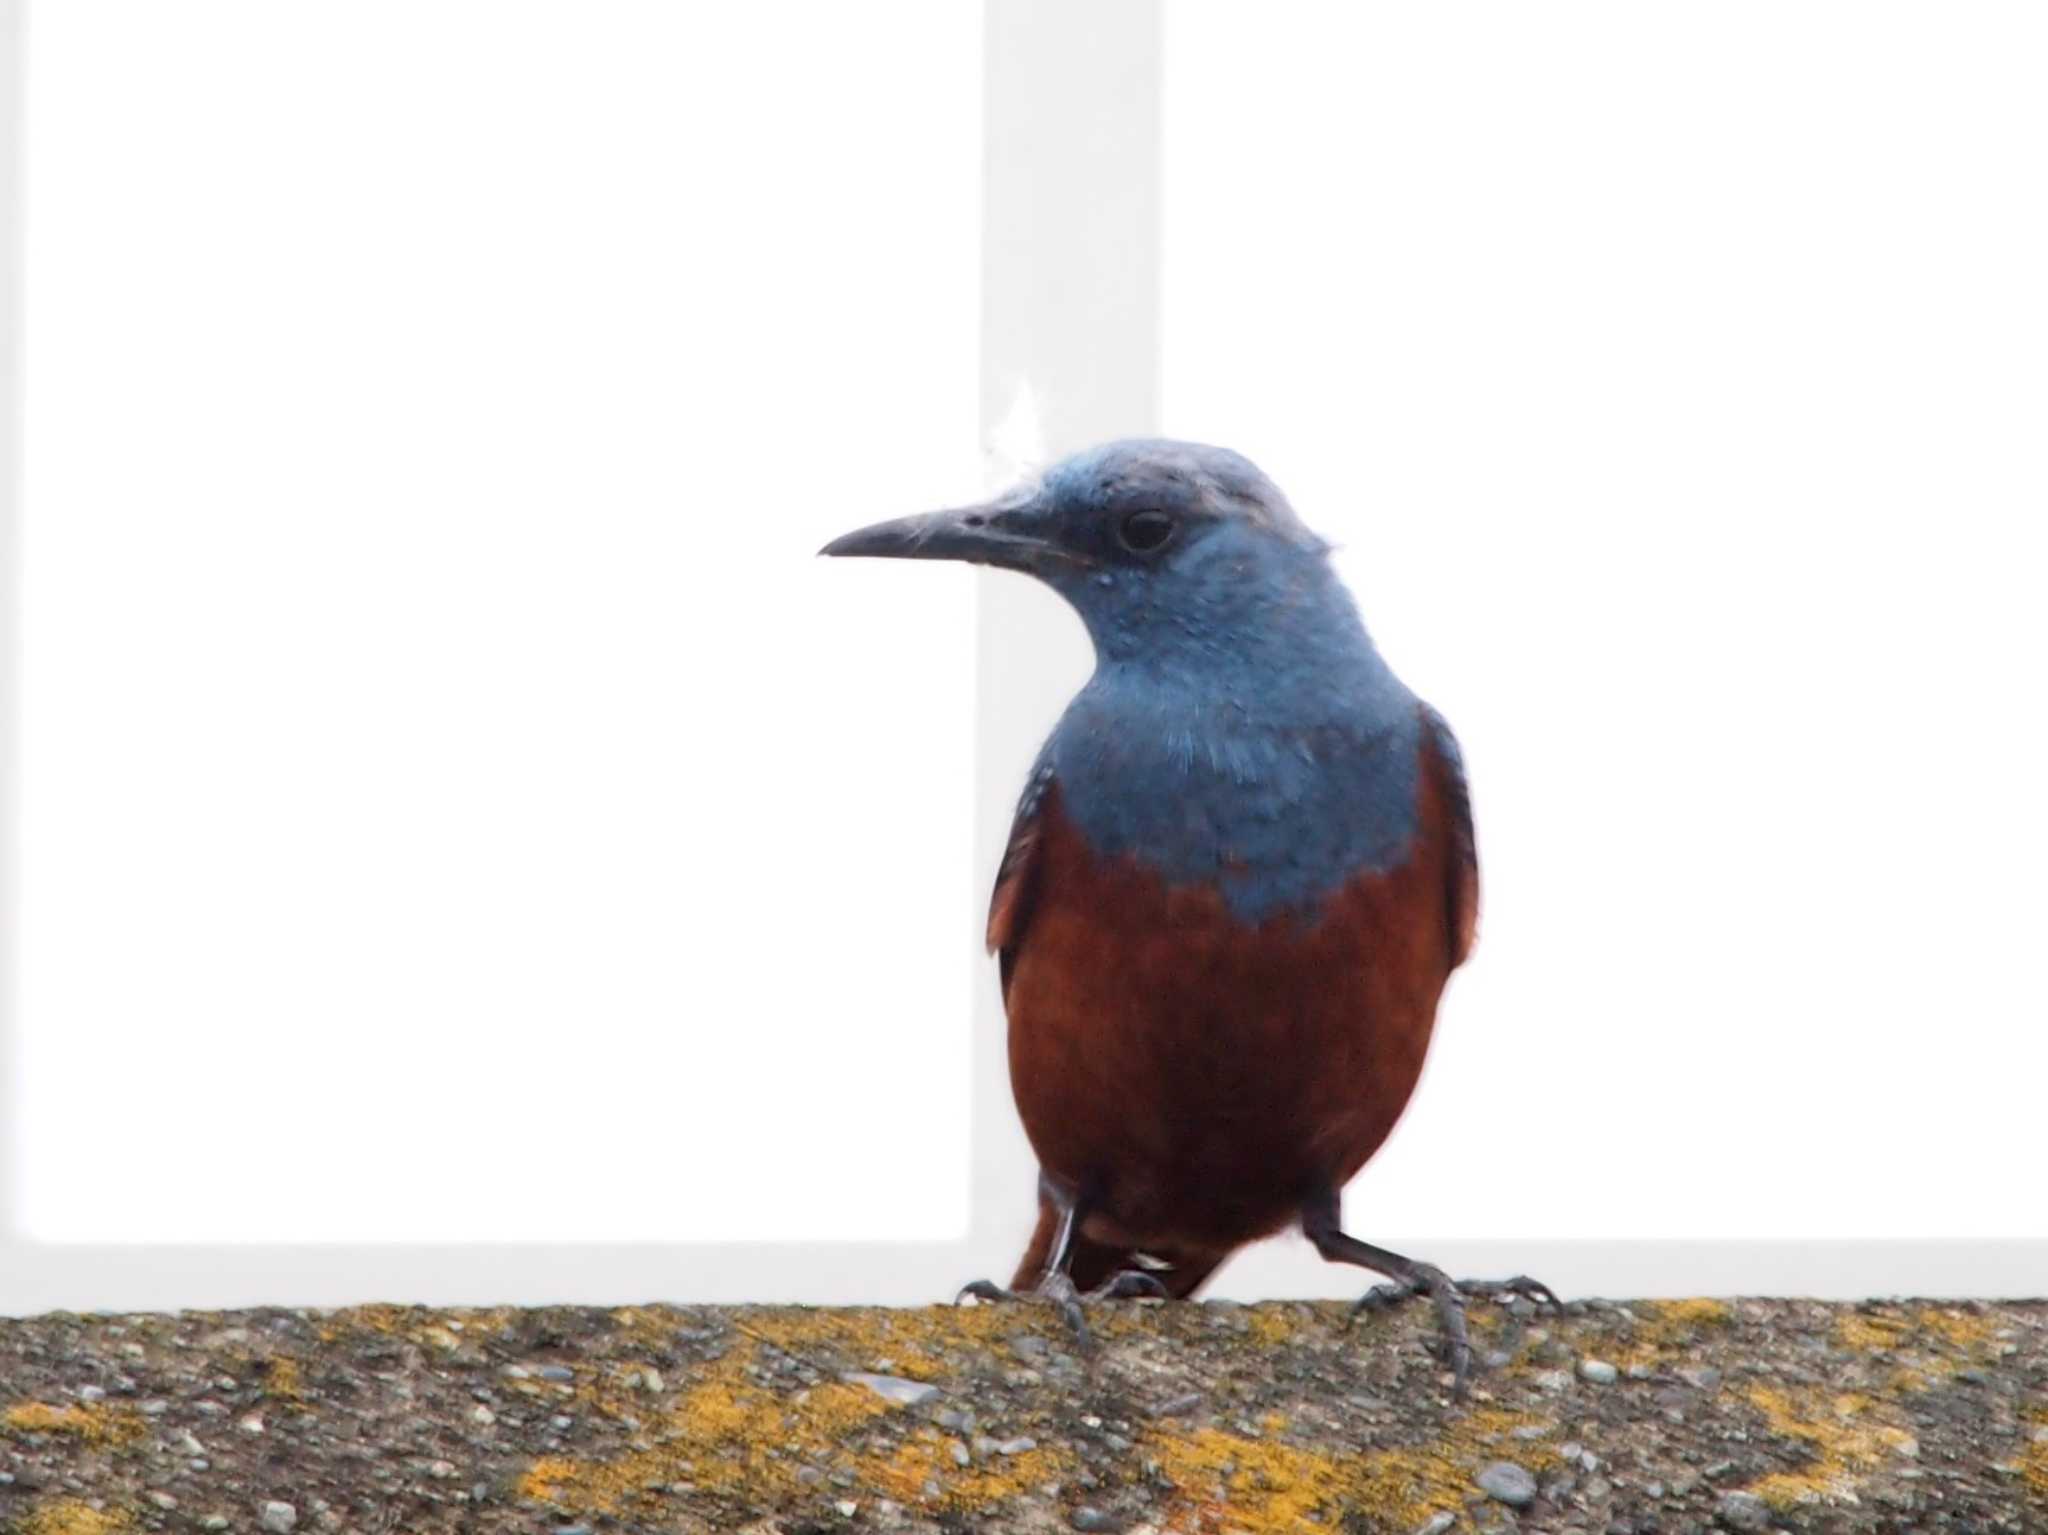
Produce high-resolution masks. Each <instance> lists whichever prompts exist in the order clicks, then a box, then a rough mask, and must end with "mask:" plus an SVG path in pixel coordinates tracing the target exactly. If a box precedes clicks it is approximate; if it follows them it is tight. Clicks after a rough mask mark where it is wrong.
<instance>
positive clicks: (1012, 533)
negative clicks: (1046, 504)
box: [818, 502, 1062, 571]
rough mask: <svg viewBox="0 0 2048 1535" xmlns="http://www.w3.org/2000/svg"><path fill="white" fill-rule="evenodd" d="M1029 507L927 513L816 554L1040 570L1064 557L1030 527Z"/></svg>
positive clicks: (845, 538)
mask: <svg viewBox="0 0 2048 1535" xmlns="http://www.w3.org/2000/svg"><path fill="white" fill-rule="evenodd" d="M1031 521H1032V518H1031V516H1030V511H1029V508H1028V507H1025V506H1018V505H1015V504H1010V503H1005V502H990V503H987V504H985V505H981V506H962V507H955V508H953V509H952V510H950V511H944V512H925V513H922V514H921V515H919V516H916V517H898V518H895V519H894V520H893V521H890V522H878V523H875V524H874V525H872V526H871V527H865V528H857V529H855V530H854V531H853V532H851V533H843V534H841V535H840V536H839V537H838V538H835V539H833V540H832V542H831V543H829V544H827V545H826V546H825V547H824V548H822V549H820V550H819V551H818V553H820V554H830V555H863V556H867V557H869V558H873V559H885V560H965V561H967V562H968V563H969V564H972V565H995V566H1000V567H1001V568H1002V569H1004V570H1023V571H1037V570H1042V569H1043V568H1044V566H1045V563H1046V561H1048V560H1050V559H1057V558H1060V557H1061V556H1062V551H1061V550H1060V549H1059V548H1058V546H1057V545H1055V544H1052V543H1050V542H1048V541H1047V540H1046V539H1044V538H1043V537H1041V536H1039V535H1038V533H1037V532H1036V531H1034V530H1033V529H1032V527H1031V526H1030V523H1031Z"/></svg>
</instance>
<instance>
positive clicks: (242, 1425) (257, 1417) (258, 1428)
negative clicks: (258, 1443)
mask: <svg viewBox="0 0 2048 1535" xmlns="http://www.w3.org/2000/svg"><path fill="white" fill-rule="evenodd" d="M235 1427H236V1428H238V1429H240V1430H241V1431H242V1432H243V1433H245V1434H260V1433H262V1432H263V1414H262V1413H260V1412H252V1413H250V1414H249V1416H248V1417H246V1418H244V1419H242V1421H241V1422H239V1423H237V1424H236V1425H235Z"/></svg>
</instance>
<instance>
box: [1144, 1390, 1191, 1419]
mask: <svg viewBox="0 0 2048 1535" xmlns="http://www.w3.org/2000/svg"><path fill="white" fill-rule="evenodd" d="M1201 1405H1202V1393H1201V1392H1199V1391H1189V1392H1185V1393H1183V1394H1182V1395H1180V1396H1170V1397H1168V1398H1167V1399H1166V1400H1165V1401H1163V1402H1161V1403H1160V1404H1159V1405H1158V1406H1157V1407H1155V1408H1153V1409H1152V1416H1153V1417H1155V1418H1184V1417H1186V1416H1187V1415H1188V1414H1189V1413H1191V1412H1194V1411H1196V1410H1197V1409H1198V1408H1200V1407H1201Z"/></svg>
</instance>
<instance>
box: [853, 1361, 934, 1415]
mask: <svg viewBox="0 0 2048 1535" xmlns="http://www.w3.org/2000/svg"><path fill="white" fill-rule="evenodd" d="M839 1378H840V1379H841V1380H844V1381H850V1382H851V1383H852V1384H854V1385H856V1386H866V1387H867V1388H868V1390H870V1391H872V1392H874V1394H875V1395H876V1396H878V1397H880V1398H881V1399H882V1400H883V1401H885V1402H893V1403H895V1404H896V1405H897V1406H898V1407H915V1406H916V1405H917V1404H918V1403H919V1402H924V1401H929V1400H930V1399H931V1398H933V1397H935V1396H937V1395H938V1394H939V1388H938V1387H937V1386H934V1385H931V1384H929V1383H927V1382H925V1381H921V1380H905V1379H904V1378H903V1377H902V1376H900V1375H870V1374H868V1373H867V1372H866V1371H864V1370H848V1371H847V1372H846V1373H845V1374H844V1375H842V1376H840V1377H839Z"/></svg>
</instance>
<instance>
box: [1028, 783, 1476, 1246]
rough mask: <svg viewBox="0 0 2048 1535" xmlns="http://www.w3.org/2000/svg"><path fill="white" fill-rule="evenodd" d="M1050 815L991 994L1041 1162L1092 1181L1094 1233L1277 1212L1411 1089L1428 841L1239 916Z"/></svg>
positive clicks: (1440, 972)
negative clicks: (1312, 896) (1290, 907)
mask: <svg viewBox="0 0 2048 1535" xmlns="http://www.w3.org/2000/svg"><path fill="white" fill-rule="evenodd" d="M1048 820H1049V821H1051V822H1052V823H1053V824H1050V825H1047V826H1046V827H1045V828H1044V831H1043V835H1044V839H1045V840H1044V844H1043V846H1042V848H1041V850H1040V854H1039V856H1040V857H1041V858H1042V859H1043V860H1044V862H1043V864H1042V866H1041V869H1040V880H1039V887H1038V889H1039V894H1038V897H1037V901H1036V905H1035V908H1034V910H1033V912H1032V917H1031V924H1030V932H1029V939H1028V941H1027V942H1025V943H1023V944H1021V945H1020V946H1019V948H1018V951H1017V953H1016V956H1015V960H1014V966H1013V969H1012V971H1011V973H1010V977H1009V984H1008V987H1007V996H1006V1002H1007V1008H1008V1013H1009V1054H1010V1077H1011V1086H1012V1089H1013V1091H1014V1093H1015V1096H1016V1101H1017V1108H1018V1111H1019V1113H1020V1114H1021V1115H1022V1118H1023V1121H1024V1129H1025V1132H1026V1134H1027V1135H1028V1136H1029V1137H1030V1140H1031V1144H1032V1147H1033V1149H1034V1150H1035V1151H1036V1152H1037V1155H1038V1158H1039V1162H1040V1164H1041V1165H1042V1166H1043V1167H1045V1168H1046V1169H1047V1170H1048V1171H1049V1172H1051V1173H1053V1174H1054V1175H1055V1176H1057V1177H1059V1178H1061V1179H1063V1180H1066V1181H1067V1182H1068V1183H1070V1184H1072V1185H1075V1186H1080V1185H1084V1184H1085V1185H1089V1186H1092V1187H1094V1188H1095V1189H1097V1190H1098V1191H1099V1201H1100V1202H1099V1206H1098V1213H1097V1214H1096V1215H1095V1216H1093V1217H1092V1218H1091V1219H1090V1220H1089V1222H1088V1223H1087V1226H1086V1228H1085V1229H1086V1230H1087V1231H1088V1232H1089V1234H1090V1235H1091V1236H1095V1237H1097V1238H1098V1239H1100V1240H1104V1241H1119V1242H1127V1243H1129V1244H1131V1245H1134V1246H1139V1247H1143V1246H1144V1245H1145V1244H1147V1243H1152V1244H1155V1245H1158V1246H1178V1247H1182V1248H1201V1249H1212V1250H1220V1249H1225V1248H1228V1247H1231V1246H1234V1245H1236V1244H1238V1243H1241V1242H1245V1241H1249V1240H1251V1239H1253V1238H1255V1237H1259V1236H1264V1235H1267V1234H1269V1233H1271V1232H1273V1231H1276V1230H1278V1229H1280V1228H1281V1227H1282V1226H1284V1225H1286V1224H1287V1223H1288V1222H1289V1221H1291V1220H1292V1219H1293V1218H1294V1217H1295V1215H1296V1214H1297V1212H1298V1211H1299V1208H1300V1205H1301V1202H1302V1200H1303V1199H1305V1198H1306V1197H1308V1196H1309V1194H1310V1193H1312V1192H1313V1191H1314V1190H1315V1189H1316V1188H1317V1187H1318V1186H1320V1185H1325V1184H1327V1185H1331V1186H1337V1187H1341V1186H1342V1184H1343V1183H1344V1182H1346V1181H1347V1180H1349V1179H1350V1178H1351V1176H1352V1175H1353V1174H1355V1173H1356V1172H1357V1171H1358V1169H1359V1168H1360V1167H1362V1166H1363V1165H1364V1164H1365V1161H1366V1159H1367V1158H1368V1157H1370V1156H1371V1155H1372V1154H1373V1152H1374V1151H1376V1150H1377V1149H1378V1148H1379V1146H1380V1144H1381V1143H1382V1142H1383V1141H1384V1140H1385V1139H1386V1138H1387V1135H1388V1134H1389V1133H1390V1132H1391V1131H1392V1129H1393V1127H1394V1123H1395V1121H1396V1120H1397V1119H1398V1118H1399V1117H1400V1114H1401V1111H1402V1109H1403V1108H1404V1107H1405V1106H1406V1105H1407V1102H1408V1099H1409V1095H1410V1094H1411V1093H1412V1092H1413V1091H1414V1088H1415V1083H1416V1079H1417V1078H1418V1076H1419V1075H1420V1073H1421V1070H1422V1062H1423V1057H1424V1054H1425V1052H1426V1051H1427V1049H1428V1046H1429V1036H1430V1031H1431V1029H1432V1027H1433V1025H1434V1022H1435V1018H1436V1008H1437V1001H1438V998H1439V997H1440V995H1441V994H1442V991H1443V987H1444V982H1445V980H1446V979H1447V977H1448V976H1449V974H1450V970H1451V966H1452V963H1453V958H1452V954H1451V950H1450V938H1449V935H1448V933H1447V932H1446V928H1445V920H1444V894H1443V892H1444V872H1445V871H1444V865H1443V853H1442V849H1441V847H1440V846H1439V845H1438V844H1437V840H1436V839H1435V838H1433V837H1430V836H1428V835H1426V834H1425V835H1422V836H1419V837H1418V839H1417V842H1416V844H1415V846H1414V847H1413V848H1411V849H1410V851H1409V856H1408V858H1407V860H1406V862H1404V863H1403V864H1401V865H1400V866H1399V867H1396V868H1393V869H1389V870H1382V871H1373V872H1368V873H1364V874H1361V875H1359V876H1358V877H1356V878H1355V879H1353V880H1352V881H1351V882H1350V883H1349V884H1347V885H1345V886H1344V887H1343V888H1341V889H1339V890H1337V891H1335V892H1334V893H1333V894H1332V895H1331V896H1329V898H1328V899H1327V900H1326V901H1325V902H1324V904H1323V906H1322V907H1321V909H1320V910H1319V911H1318V912H1317V913H1315V914H1314V915H1313V916H1312V917H1309V918H1303V917H1300V916H1293V915H1287V916H1277V917H1273V918H1269V919H1267V920H1266V921H1263V922H1261V923H1259V924H1257V925H1255V926H1254V925H1251V924H1247V923H1245V922H1243V921H1241V920H1239V919H1238V918H1236V917H1234V916H1233V915H1232V914H1231V912H1230V911H1229V909H1228V907H1227V906H1226V905H1225V903H1224V900H1223V898H1222V896H1221V894H1220V893H1219V892H1218V891H1216V890H1214V889H1212V888H1206V887H1201V886H1174V887H1168V886H1167V885H1166V884H1165V883H1164V882H1163V881H1162V880H1160V879H1159V878H1158V877H1157V876H1156V875H1154V874H1152V873H1151V872H1150V871H1148V870H1146V869H1145V868H1144V867H1143V866H1142V865H1140V864H1138V863H1137V862H1136V861H1135V860H1132V859H1129V858H1119V859H1102V858H1100V857H1098V856H1097V855H1096V854H1094V853H1093V851H1092V850H1091V849H1090V848H1088V846H1087V845H1086V844H1085V842H1084V841H1083V840H1082V839H1081V837H1080V835H1079V834H1078V832H1077V831H1076V830H1075V829H1074V827H1073V826H1072V825H1071V823H1068V822H1066V819H1065V817H1064V816H1061V815H1058V814H1057V812H1055V814H1054V815H1052V816H1051V817H1048Z"/></svg>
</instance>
